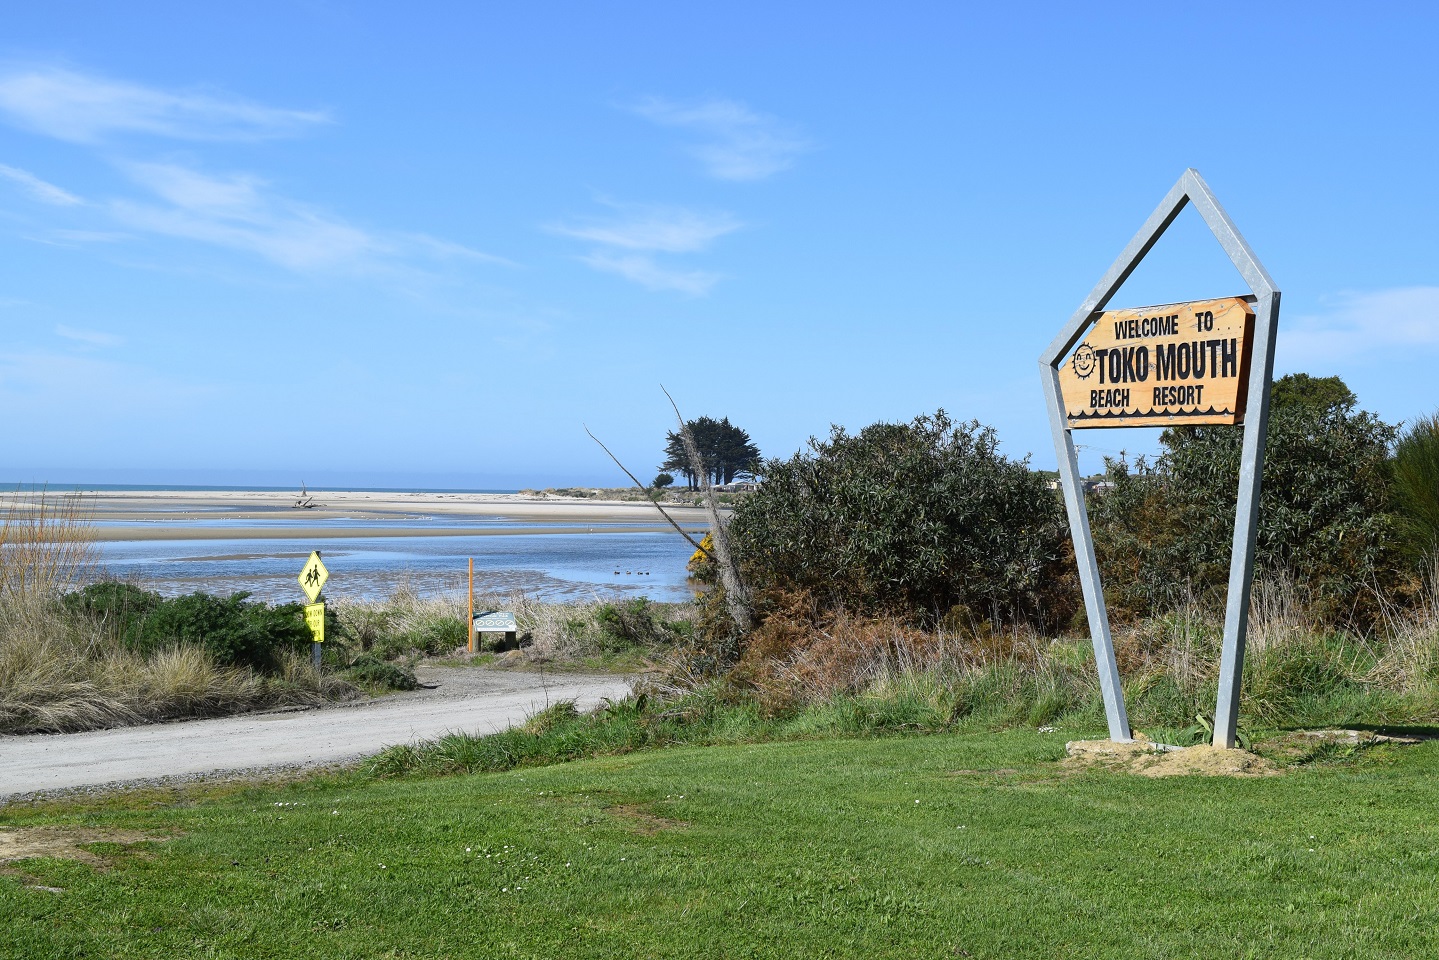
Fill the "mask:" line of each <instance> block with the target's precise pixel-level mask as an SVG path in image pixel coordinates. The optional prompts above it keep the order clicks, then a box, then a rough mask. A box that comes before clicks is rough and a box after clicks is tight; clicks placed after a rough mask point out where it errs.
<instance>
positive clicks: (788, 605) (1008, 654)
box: [675, 580, 1439, 742]
mask: <svg viewBox="0 0 1439 960" xmlns="http://www.w3.org/2000/svg"><path fill="white" fill-rule="evenodd" d="M1298 596H1299V593H1298V591H1295V590H1293V589H1292V587H1291V586H1290V585H1287V584H1286V583H1284V582H1283V581H1274V580H1269V581H1265V582H1262V583H1260V584H1257V585H1256V590H1255V592H1254V600H1253V605H1252V608H1251V615H1250V633H1249V642H1248V646H1247V656H1246V662H1245V679H1244V701H1243V704H1242V707H1241V710H1242V716H1243V718H1244V721H1243V722H1245V723H1247V724H1248V725H1250V726H1261V727H1284V726H1295V725H1310V724H1336V723H1337V724H1353V723H1358V722H1371V723H1373V722H1389V723H1394V722H1411V723H1412V722H1427V721H1431V720H1434V719H1436V718H1439V602H1432V603H1429V604H1426V605H1423V606H1422V607H1419V608H1416V609H1415V610H1411V611H1410V612H1409V613H1407V614H1406V615H1404V616H1403V617H1395V618H1392V619H1391V621H1390V623H1389V624H1388V627H1387V629H1386V631H1385V632H1384V633H1383V634H1375V635H1370V636H1363V635H1358V634H1354V633H1351V632H1346V631H1343V630H1340V629H1337V628H1334V627H1330V626H1326V625H1325V624H1323V623H1320V622H1318V621H1317V620H1315V619H1314V618H1313V617H1312V616H1311V615H1310V613H1309V611H1308V610H1306V609H1305V608H1304V606H1303V605H1302V604H1301V603H1299V602H1298V599H1297V598H1298ZM766 600H767V603H768V608H769V609H768V617H767V619H766V620H765V622H764V623H763V625H762V626H761V627H760V628H759V629H758V630H757V631H755V632H754V633H753V634H752V635H751V636H750V638H749V640H748V643H747V644H746V646H745V648H744V650H743V651H742V654H741V656H740V659H739V662H738V663H737V664H736V665H735V667H734V668H733V670H731V671H730V672H729V673H728V674H727V677H726V682H727V683H728V684H729V685H731V686H732V687H734V688H737V689H738V691H740V692H742V693H743V694H744V695H746V696H751V697H753V698H754V700H755V701H756V703H757V705H758V706H759V707H760V709H761V710H762V711H763V712H765V713H767V714H769V715H778V714H782V713H785V712H790V711H793V710H796V709H799V708H802V707H806V706H812V705H815V704H820V703H823V702H825V701H827V700H830V699H832V698H834V697H837V696H838V697H845V696H850V697H859V698H860V699H861V700H862V701H864V700H874V701H875V702H878V701H881V700H883V701H886V702H888V703H890V704H891V705H892V704H894V703H899V702H903V703H907V704H908V705H909V708H910V709H913V710H915V711H917V714H916V715H919V716H926V717H928V718H930V719H929V720H928V721H926V722H927V723H941V718H947V720H945V721H944V722H954V721H956V720H959V719H966V718H974V717H983V718H986V719H987V720H988V721H990V722H994V723H998V724H1004V723H1014V722H1023V723H1032V724H1035V725H1041V724H1046V723H1053V722H1055V721H1056V720H1058V719H1059V718H1061V717H1067V718H1069V719H1070V720H1072V721H1073V722H1075V723H1077V724H1079V725H1083V724H1085V723H1088V722H1091V721H1097V720H1099V719H1101V718H1102V717H1103V707H1102V704H1101V701H1100V697H1099V691H1098V683H1097V680H1096V678H1095V670H1094V665H1093V653H1092V647H1091V642H1090V640H1089V638H1088V637H1058V638H1052V637H1044V636H1041V635H1040V634H1038V633H1036V632H1035V631H1033V630H1030V629H1026V628H1023V627H1005V628H994V627H991V626H990V625H988V624H986V623H983V622H980V623H970V622H968V621H967V620H957V618H946V619H945V621H944V622H943V623H942V624H941V626H940V627H939V628H938V629H934V630H927V631H926V630H920V629H917V628H916V627H914V626H913V625H911V624H908V623H905V622H903V621H901V620H898V619H895V618H883V617H869V618H863V617H856V616H854V615H851V614H848V613H846V612H844V611H834V610H820V609H819V608H818V607H817V606H816V605H815V604H814V603H813V602H812V601H811V600H810V598H809V597H808V596H807V595H805V594H802V593H796V594H789V595H785V596H780V597H773V596H771V597H768V598H766ZM1436 601H1439V592H1436ZM1222 639H1223V621H1222V618H1221V616H1219V615H1217V614H1215V613H1213V612H1210V611H1207V610H1205V609H1203V608H1202V607H1201V606H1200V605H1198V604H1197V603H1194V602H1190V603H1187V604H1185V605H1183V606H1182V607H1180V608H1178V609H1176V610H1175V611H1174V612H1172V613H1170V614H1169V615H1167V616H1163V617H1153V618H1150V619H1147V620H1141V621H1137V622H1133V623H1129V624H1126V625H1124V626H1122V627H1120V628H1118V629H1116V631H1115V634H1114V641H1115V652H1116V658H1117V660H1118V662H1119V667H1120V673H1121V676H1122V678H1123V681H1124V687H1125V698H1126V702H1127V704H1128V706H1129V712H1130V717H1131V720H1132V722H1133V723H1134V724H1135V726H1136V727H1137V728H1141V729H1150V728H1153V729H1156V730H1161V731H1165V736H1168V737H1170V738H1171V739H1170V742H1177V741H1183V740H1185V739H1186V738H1188V739H1190V740H1194V741H1195V742H1198V741H1201V740H1203V739H1205V738H1206V737H1207V731H1206V729H1205V724H1206V723H1208V722H1209V721H1208V720H1207V718H1208V717H1209V716H1210V715H1211V714H1212V711H1213V709H1214V701H1215V693H1216V689H1217V682H1218V680H1217V678H1218V672H1219V660H1220V648H1221V644H1222ZM679 666H680V667H681V668H682V667H683V666H684V664H683V663H681V664H680V665H679ZM675 672H676V674H677V675H678V676H685V675H686V674H685V672H684V670H683V669H677V670H676V671H675ZM711 676H712V675H711ZM705 679H706V678H705V677H704V675H703V674H701V673H699V672H692V673H691V674H690V682H691V685H693V684H696V683H701V682H704V681H705ZM886 709H889V708H888V707H887V708H886ZM941 725H942V723H941ZM1191 734H1192V736H1191Z"/></svg>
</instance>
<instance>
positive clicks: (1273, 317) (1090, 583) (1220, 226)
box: [1039, 168, 1279, 749]
mask: <svg viewBox="0 0 1439 960" xmlns="http://www.w3.org/2000/svg"><path fill="white" fill-rule="evenodd" d="M1188 204H1193V205H1194V209H1195V210H1196V211H1198V213H1199V215H1200V216H1201V217H1202V218H1203V219H1204V223H1205V225H1206V226H1208V227H1209V232H1210V233H1212V234H1214V238H1215V239H1216V240H1218V241H1219V245H1220V247H1222V248H1223V249H1224V252H1225V253H1226V254H1227V255H1228V256H1229V261H1230V263H1232V264H1234V267H1235V269H1236V270H1238V271H1239V274H1240V276H1242V277H1243V278H1244V282H1245V283H1246V284H1248V285H1249V290H1250V292H1251V293H1252V294H1253V295H1254V298H1255V303H1254V313H1255V320H1254V324H1255V325H1254V349H1255V350H1256V351H1257V353H1256V355H1255V356H1254V358H1253V360H1252V361H1251V363H1250V365H1249V388H1248V397H1249V400H1248V409H1247V411H1246V414H1245V417H1244V427H1243V429H1244V444H1243V453H1242V458H1241V460H1240V466H1239V502H1238V507H1237V509H1236V510H1235V516H1234V549H1233V553H1232V554H1231V556H1230V562H1229V592H1228V596H1227V601H1226V609H1225V614H1224V647H1223V654H1222V657H1221V659H1220V664H1219V699H1218V702H1217V703H1216V704H1215V709H1214V745H1215V746H1216V747H1223V748H1225V749H1230V748H1233V746H1234V740H1235V732H1236V730H1237V727H1238V721H1239V686H1240V681H1241V679H1242V677H1243V675H1244V642H1245V637H1246V634H1247V631H1248V628H1249V595H1250V586H1251V583H1252V582H1253V575H1254V542H1255V537H1256V535H1257V533H1258V529H1259V513H1258V506H1259V490H1260V482H1261V480H1262V477H1263V474H1264V438H1265V433H1266V430H1267V428H1268V425H1269V385H1270V382H1271V381H1272V379H1273V376H1274V337H1275V332H1276V330H1277V327H1278V321H1279V289H1278V288H1277V287H1275V285H1274V280H1273V279H1272V278H1271V277H1270V276H1269V273H1268V271H1266V270H1265V269H1264V266H1263V264H1261V263H1260V262H1259V258H1258V257H1256V256H1255V255H1254V251H1253V250H1251V249H1250V248H1249V244H1248V243H1246V242H1245V241H1244V237H1243V236H1241V235H1240V233H1239V229H1238V228H1237V227H1236V226H1235V225H1234V221H1232V220H1230V219H1229V215H1228V214H1227V213H1225V212H1224V208H1223V207H1221V206H1220V205H1219V201H1218V200H1217V199H1215V197H1214V193H1213V192H1212V191H1211V190H1210V189H1209V185H1208V184H1207V183H1205V182H1204V179H1203V178H1202V177H1200V175H1199V171H1197V170H1195V169H1193V168H1190V169H1188V170H1185V171H1184V174H1183V175H1182V176H1181V177H1180V178H1179V181H1178V182H1177V183H1176V184H1175V185H1174V187H1173V189H1171V190H1170V191H1169V193H1168V195H1166V196H1165V198H1164V199H1163V200H1162V201H1161V202H1160V204H1159V206H1158V207H1156V208H1155V210H1154V212H1153V213H1152V214H1150V216H1149V219H1148V220H1147V221H1145V223H1144V226H1142V227H1140V228H1139V232H1138V233H1136V234H1135V235H1134V239H1132V240H1130V241H1129V245H1128V246H1126V247H1125V248H1124V252H1123V253H1121V254H1120V255H1119V257H1118V258H1117V259H1115V261H1114V263H1113V264H1112V265H1111V266H1110V268H1109V270H1108V271H1106V272H1105V274H1104V277H1103V278H1102V279H1101V280H1100V281H1099V283H1097V284H1095V286H1094V289H1093V290H1092V291H1090V294H1089V296H1088V297H1086V298H1085V300H1084V302H1083V303H1082V304H1080V306H1079V309H1078V310H1076V311H1075V312H1074V315H1073V316H1071V317H1070V318H1069V322H1068V323H1067V324H1065V326H1064V329H1063V330H1062V331H1061V332H1060V334H1059V336H1057V337H1055V338H1054V341H1053V342H1052V343H1050V345H1049V347H1048V348H1047V349H1046V350H1045V351H1044V353H1043V354H1042V355H1041V356H1040V358H1039V365H1040V370H1041V376H1042V378H1043V381H1044V396H1045V400H1046V402H1047V403H1048V406H1049V424H1050V430H1051V431H1052V433H1053V434H1054V447H1055V453H1056V454H1057V455H1058V459H1059V474H1060V480H1061V483H1062V484H1063V487H1064V506H1065V509H1066V510H1067V511H1068V513H1069V527H1070V530H1071V531H1072V532H1073V535H1074V553H1075V558H1076V560H1077V561H1078V564H1079V580H1080V584H1081V586H1082V588H1083V591H1084V605H1085V609H1086V610H1087V611H1088V614H1089V629H1090V634H1091V636H1092V637H1093V640H1094V660H1095V663H1096V665H1097V666H1098V669H1099V685H1100V689H1101V691H1102V692H1103V694H1104V713H1105V717H1106V718H1107V719H1108V721H1109V736H1110V738H1111V739H1113V740H1122V741H1127V740H1131V739H1133V736H1132V733H1131V731H1130V727H1129V715H1128V712H1127V711H1126V710H1125V707H1124V692H1123V689H1122V688H1121V686H1120V683H1119V668H1118V666H1117V664H1116V663H1115V659H1114V641H1113V638H1112V637H1111V635H1110V631H1109V614H1108V611H1107V610H1106V609H1105V606H1104V590H1103V588H1102V586H1101V584H1100V580H1099V567H1098V564H1097V563H1096V561H1095V557H1094V538H1093V535H1092V534H1091V532H1090V529H1089V516H1088V514H1087V513H1086V512H1085V508H1084V491H1083V490H1082V488H1081V486H1080V478H1079V458H1078V456H1077V454H1076V452H1075V446H1074V437H1073V436H1072V434H1071V433H1070V429H1069V426H1068V423H1067V420H1066V417H1065V412H1064V403H1063V400H1062V397H1061V394H1060V388H1059V365H1060V364H1061V363H1063V362H1064V358H1065V356H1067V355H1068V353H1069V351H1070V350H1072V349H1073V348H1074V346H1075V344H1077V343H1078V342H1079V340H1080V338H1081V337H1083V336H1084V333H1085V331H1087V330H1088V329H1089V326H1090V324H1092V323H1093V322H1094V321H1095V320H1096V319H1098V317H1099V315H1100V314H1101V313H1102V312H1103V311H1104V308H1105V306H1106V305H1107V304H1108V303H1109V298H1110V297H1112V296H1113V295H1114V293H1115V291H1117V290H1118V289H1119V288H1120V286H1122V285H1123V283H1124V281H1125V280H1127V279H1128V278H1129V275H1130V274H1131V273H1133V272H1134V269H1135V268H1136V267H1138V266H1139V264H1140V262H1141V261H1142V260H1143V259H1144V257H1145V255H1146V254H1148V253H1149V251H1150V250H1151V249H1153V247H1154V245H1155V243H1157V242H1158V241H1159V238H1160V237H1162V236H1163V235H1164V231H1165V230H1167V229H1168V228H1169V225H1170V224H1171V223H1173V222H1174V219H1175V217H1177V216H1179V213H1180V211H1182V210H1183V209H1184V208H1185V206H1186V205H1188Z"/></svg>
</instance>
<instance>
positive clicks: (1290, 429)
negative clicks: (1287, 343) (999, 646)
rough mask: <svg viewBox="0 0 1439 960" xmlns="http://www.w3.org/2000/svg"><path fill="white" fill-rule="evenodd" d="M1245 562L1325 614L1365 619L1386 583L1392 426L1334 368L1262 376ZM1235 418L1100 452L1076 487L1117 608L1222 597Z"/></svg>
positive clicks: (1230, 528)
mask: <svg viewBox="0 0 1439 960" xmlns="http://www.w3.org/2000/svg"><path fill="white" fill-rule="evenodd" d="M1272 397H1273V400H1272V409H1271V413H1270V420H1269V433H1268V438H1267V441H1266V458H1265V464H1264V484H1263V493H1262V496H1261V500H1260V507H1259V537H1258V543H1257V545H1256V554H1255V560H1256V566H1257V567H1258V568H1259V570H1261V571H1262V572H1264V573H1267V574H1270V575H1275V574H1277V575H1279V576H1280V577H1281V578H1283V579H1284V580H1286V581H1288V582H1292V583H1294V584H1295V585H1296V586H1297V587H1298V588H1299V589H1300V590H1301V592H1302V594H1303V599H1304V600H1305V601H1306V602H1307V603H1308V604H1309V605H1310V607H1311V608H1312V610H1313V611H1314V612H1315V613H1316V614H1317V615H1319V616H1321V617H1324V618H1338V619H1342V620H1350V621H1359V622H1367V620H1368V619H1370V618H1372V617H1373V616H1374V615H1375V614H1376V613H1377V610H1376V609H1374V604H1373V591H1374V588H1376V587H1378V588H1379V589H1381V590H1383V589H1385V588H1386V587H1387V586H1389V585H1391V583H1392V581H1393V577H1394V571H1395V565H1394V556H1393V547H1394V541H1393V533H1392V526H1393V523H1392V517H1391V515H1390V513H1389V490H1388V486H1389V465H1388V449H1389V445H1390V444H1391V443H1392V442H1393V440H1394V436H1395V428H1394V427H1392V426H1390V425H1388V424H1386V423H1384V422H1383V421H1381V420H1379V419H1378V418H1377V417H1375V416H1374V415H1373V414H1371V413H1368V412H1365V411H1359V410H1356V409H1355V407H1356V404H1357V401H1356V399H1355V397H1354V394H1353V393H1351V392H1350V391H1349V389H1348V388H1347V387H1345V386H1344V384H1343V381H1341V380H1339V378H1337V377H1327V378H1322V379H1319V378H1314V377H1309V376H1306V375H1304V374H1292V375H1290V376H1287V377H1283V378H1281V379H1280V380H1279V381H1277V382H1276V383H1275V384H1274V387H1273V394H1272ZM1242 439H1243V433H1242V431H1241V430H1240V429H1238V428H1235V427H1190V426H1185V427H1173V428H1171V429H1169V430H1166V431H1165V432H1164V434H1163V436H1162V437H1161V438H1160V443H1161V444H1162V446H1163V448H1164V449H1163V452H1162V453H1161V455H1160V456H1159V458H1158V460H1156V461H1155V462H1154V463H1153V464H1152V465H1150V464H1146V463H1144V462H1143V461H1142V460H1141V461H1140V462H1139V463H1138V464H1137V465H1136V466H1135V467H1134V468H1133V469H1132V470H1131V469H1129V468H1128V467H1126V466H1125V465H1124V464H1120V463H1113V462H1112V463H1111V464H1110V470H1109V480H1110V481H1111V483H1112V484H1113V487H1112V488H1111V489H1110V490H1108V491H1106V492H1104V493H1102V494H1100V495H1098V496H1094V497H1090V498H1089V504H1090V520H1091V523H1092V525H1093V528H1094V533H1095V547H1096V551H1097V552H1098V554H1099V559H1100V566H1101V569H1102V570H1103V572H1104V575H1105V585H1106V596H1107V597H1108V599H1109V600H1110V602H1111V605H1112V606H1114V608H1115V610H1116V612H1128V613H1130V614H1132V615H1146V614H1162V613H1164V612H1166V611H1167V610H1170V609H1173V608H1174V606H1175V605H1177V604H1178V603H1180V602H1181V601H1182V600H1184V599H1185V597H1186V595H1187V594H1191V595H1193V596H1194V597H1195V598H1197V599H1199V600H1200V601H1202V602H1205V603H1207V604H1208V605H1209V606H1210V607H1217V606H1218V605H1220V603H1221V602H1222V598H1223V596H1224V593H1225V588H1226V586H1227V583H1228V576H1229V557H1230V552H1231V548H1232V545H1233V533H1234V507H1235V502H1236V499H1237V494H1238V487H1239V460H1240V445H1241V442H1242Z"/></svg>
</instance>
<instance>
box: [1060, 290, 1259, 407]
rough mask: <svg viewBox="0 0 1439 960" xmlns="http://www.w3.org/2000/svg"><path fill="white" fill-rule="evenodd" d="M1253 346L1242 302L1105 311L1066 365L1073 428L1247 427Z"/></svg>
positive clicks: (1250, 315) (1064, 390)
mask: <svg viewBox="0 0 1439 960" xmlns="http://www.w3.org/2000/svg"><path fill="white" fill-rule="evenodd" d="M1253 342H1254V311H1253V309H1252V308H1251V307H1250V306H1249V304H1248V303H1247V302H1246V301H1245V300H1244V299H1243V298H1242V297H1222V298H1220V299H1218V300H1194V301H1191V302H1189V303H1168V304H1163V305H1161V306H1157V307H1138V308H1135V309H1132V310H1109V311H1107V312H1105V313H1102V314H1100V316H1099V319H1098V320H1096V321H1095V323H1094V325H1093V326H1092V327H1091V328H1090V329H1089V334H1088V336H1086V337H1085V339H1084V340H1083V341H1082V342H1081V343H1080V344H1079V346H1077V347H1075V348H1074V352H1073V353H1071V354H1070V355H1069V357H1068V359H1066V360H1065V362H1064V365H1063V366H1061V367H1060V368H1059V388H1060V393H1061V395H1062V396H1063V399H1064V414H1065V417H1066V419H1067V421H1068V426H1069V427H1070V429H1076V428H1079V427H1168V426H1175V425H1177V424H1238V423H1243V422H1244V401H1245V399H1246V395H1247V392H1248V390H1247V387H1248V385H1249V354H1250V347H1251V346H1252V345H1253Z"/></svg>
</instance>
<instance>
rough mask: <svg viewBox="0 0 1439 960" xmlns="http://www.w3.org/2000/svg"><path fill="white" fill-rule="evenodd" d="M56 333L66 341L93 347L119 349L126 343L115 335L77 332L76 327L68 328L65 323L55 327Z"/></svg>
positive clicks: (90, 331) (92, 331) (91, 331)
mask: <svg viewBox="0 0 1439 960" xmlns="http://www.w3.org/2000/svg"><path fill="white" fill-rule="evenodd" d="M55 333H56V334H57V335H58V336H61V337H64V338H65V339H66V340H73V341H74V342H76V343H83V344H85V345H87V346H91V347H118V346H119V345H120V344H122V343H124V342H125V340H124V338H122V337H117V336H115V334H113V333H100V332H98V331H95V330H76V329H75V328H74V327H67V326H65V325H64V324H63V323H62V324H59V325H57V326H56V327H55Z"/></svg>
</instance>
